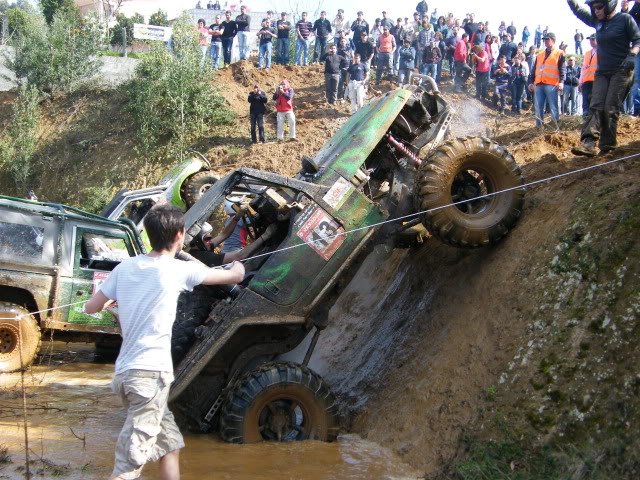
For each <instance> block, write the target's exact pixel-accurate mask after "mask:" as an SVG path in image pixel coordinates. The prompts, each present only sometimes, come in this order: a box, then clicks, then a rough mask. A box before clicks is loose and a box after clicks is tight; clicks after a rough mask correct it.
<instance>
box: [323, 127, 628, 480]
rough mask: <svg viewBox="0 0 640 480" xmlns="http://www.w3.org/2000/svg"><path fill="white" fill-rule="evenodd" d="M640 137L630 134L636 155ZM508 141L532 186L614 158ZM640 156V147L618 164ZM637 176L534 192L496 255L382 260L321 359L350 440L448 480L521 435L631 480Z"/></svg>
mask: <svg viewBox="0 0 640 480" xmlns="http://www.w3.org/2000/svg"><path fill="white" fill-rule="evenodd" d="M637 127H638V122H637V121H633V120H627V121H625V122H624V124H623V126H622V128H621V132H622V136H623V137H624V139H625V140H626V141H629V140H631V139H634V138H636V136H635V134H634V131H636V130H637ZM523 137H529V138H528V140H524V141H523V140H522V138H523ZM499 140H501V141H503V142H505V143H511V145H510V147H511V149H512V151H513V152H514V153H515V155H516V158H517V160H518V162H519V163H520V164H522V165H523V169H524V173H525V177H526V179H527V180H528V181H531V180H536V179H541V178H546V177H548V176H550V175H554V174H559V173H563V172H567V171H569V170H573V169H576V168H579V167H585V166H587V165H591V164H594V163H598V162H602V161H605V160H609V159H612V158H614V156H613V155H609V156H607V157H604V158H602V159H596V160H584V159H582V160H580V159H576V158H574V157H573V156H572V155H571V154H570V153H568V148H567V147H568V146H569V145H571V144H572V142H575V141H576V140H577V134H576V133H575V132H574V131H567V132H559V133H552V134H547V135H543V136H535V137H534V136H532V135H531V133H530V132H529V133H528V131H526V130H523V131H515V132H512V133H509V134H506V135H505V136H503V137H502V138H499ZM514 142H517V143H514ZM639 151H640V142H637V141H636V142H633V143H631V144H628V145H627V146H625V147H624V148H622V149H620V150H619V151H618V152H616V154H615V157H619V156H623V155H625V154H631V153H637V152H639ZM639 178H640V164H639V163H638V160H637V159H632V160H628V161H626V162H625V163H623V164H618V165H616V166H610V167H605V168H603V169H601V170H595V171H591V172H587V173H582V174H579V175H576V176H571V177H566V178H564V179H561V180H556V181H553V182H551V183H545V184H541V185H538V186H536V187H533V188H532V189H530V190H529V192H528V193H527V197H526V198H527V200H526V206H525V212H524V216H523V218H522V220H521V222H520V224H519V225H518V227H517V228H516V229H515V230H514V231H513V232H512V233H511V234H510V235H509V236H508V237H507V238H506V239H505V241H503V242H502V243H501V244H500V245H498V246H497V247H495V248H492V249H485V250H477V251H466V250H456V249H453V248H450V247H447V246H444V245H442V244H440V243H439V242H438V241H437V240H434V239H429V240H428V241H427V242H426V243H425V245H424V246H422V247H421V248H415V249H412V250H409V251H398V250H396V251H393V252H388V251H385V250H386V249H385V247H384V246H379V247H377V250H376V252H374V254H373V255H371V256H370V257H369V258H367V260H366V261H365V264H364V266H363V268H362V269H361V271H360V272H359V273H358V275H357V276H356V277H355V279H354V281H353V282H351V284H350V285H349V287H348V289H347V291H346V292H345V293H344V295H343V296H342V297H341V298H340V300H339V301H338V303H337V304H336V305H335V307H334V308H333V310H332V312H331V324H330V325H331V326H330V327H329V329H328V330H327V331H326V332H325V333H324V334H323V336H321V341H320V343H319V344H318V351H317V352H318V353H316V354H315V360H314V361H315V368H317V369H318V370H319V371H320V372H321V373H322V374H323V375H325V376H326V377H327V378H328V379H329V381H330V383H331V384H332V385H333V386H334V388H335V389H336V390H337V391H338V392H339V393H340V394H341V395H342V398H343V399H344V400H345V411H346V412H347V416H348V417H349V418H350V419H351V421H352V423H351V427H352V429H353V431H355V432H358V433H360V434H362V435H363V436H365V437H366V438H368V439H371V440H374V441H376V442H379V443H381V444H383V445H386V446H391V447H392V448H394V450H396V451H397V452H398V453H400V454H401V455H402V456H403V457H404V458H405V459H406V460H408V461H409V462H410V463H411V464H412V465H414V466H417V467H420V468H423V469H424V470H425V471H426V472H427V473H429V474H433V475H435V476H438V475H442V478H449V476H450V475H451V476H455V475H454V474H453V472H454V471H457V472H458V473H459V470H456V468H454V465H456V464H457V463H461V464H464V462H468V461H470V460H469V459H470V458H471V454H472V453H473V452H472V451H471V450H472V448H473V445H471V444H470V443H469V440H470V439H474V440H475V439H478V440H488V439H494V440H495V439H505V438H509V439H513V438H516V439H518V438H521V437H520V436H521V435H523V436H524V437H523V438H527V440H528V441H529V442H531V445H542V444H551V445H554V446H555V447H556V448H558V451H561V450H563V449H570V448H571V449H573V450H571V452H574V453H573V454H571V455H570V454H568V455H567V457H568V459H567V460H566V461H567V462H569V463H571V462H573V463H572V465H573V466H574V467H575V468H578V469H579V468H583V469H584V465H587V464H589V462H591V463H595V464H596V466H597V467H598V468H600V469H601V470H602V471H603V472H605V473H607V472H608V473H610V474H612V475H613V476H616V478H634V475H633V474H634V472H635V473H637V472H636V470H637V468H638V467H637V465H638V463H637V460H638V458H637V452H638V444H637V438H638V435H637V433H638V432H637V428H638V425H637V423H635V422H634V421H633V420H632V419H633V418H634V415H637V413H638V409H639V407H640V405H639V402H638V395H637V394H638V387H639V385H640V382H639V380H638V371H637V359H638V353H639V351H638V347H637V346H636V343H635V338H636V335H637V333H638V328H637V320H638V316H639V315H638V313H639V312H640V297H639V296H638V292H640V276H639V267H638V265H639V263H638V257H639V256H640V251H639V249H638V248H637V247H638V246H637V242H638V238H639V236H638V232H639V231H640V230H639V228H640V224H638V213H639V211H640V210H639V209H640V187H638V179H639ZM465 440H467V442H465ZM474 445H475V444H474ZM465 449H466V450H465ZM509 455H511V457H510V458H501V459H500V461H503V462H506V471H507V472H508V471H509V469H510V462H511V461H514V462H515V464H514V465H515V467H513V465H511V467H512V468H515V469H516V470H517V469H519V468H523V469H524V468H525V467H524V466H522V465H520V466H519V464H518V458H517V456H516V455H515V454H513V452H511V453H509V454H507V457H508V456H509ZM487 456H488V455H487ZM583 457H584V458H583ZM581 459H582V460H581ZM580 462H582V463H580ZM598 462H599V465H598ZM634 462H636V463H634ZM472 463H473V462H472ZM472 467H473V465H472ZM558 468H561V467H558ZM562 468H564V467H562ZM567 468H569V467H567ZM596 470H597V469H596ZM514 475H515V474H514ZM430 478H431V477H430ZM456 478H458V477H456ZM466 478H493V477H483V476H482V475H480V474H478V476H473V475H471V476H469V477H466ZM501 478H502V477H501ZM505 478H507V477H505ZM514 478H515V477H514ZM523 478H540V477H523ZM547 478H548V477H547ZM576 478H595V477H580V476H578V477H576ZM603 478H613V477H612V476H609V477H607V475H605V476H604V477H603Z"/></svg>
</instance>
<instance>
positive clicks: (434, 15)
mask: <svg viewBox="0 0 640 480" xmlns="http://www.w3.org/2000/svg"><path fill="white" fill-rule="evenodd" d="M429 23H430V24H431V26H432V27H435V25H436V23H438V9H437V8H434V9H433V11H432V12H431V15H430V16H429ZM434 30H435V28H434Z"/></svg>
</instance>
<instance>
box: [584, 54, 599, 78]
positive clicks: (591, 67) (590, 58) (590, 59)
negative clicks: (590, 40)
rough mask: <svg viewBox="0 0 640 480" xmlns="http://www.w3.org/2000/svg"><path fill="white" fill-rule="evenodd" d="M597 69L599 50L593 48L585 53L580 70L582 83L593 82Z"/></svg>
mask: <svg viewBox="0 0 640 480" xmlns="http://www.w3.org/2000/svg"><path fill="white" fill-rule="evenodd" d="M596 70H598V52H597V50H596V49H593V50H589V51H588V52H587V53H585V54H584V62H583V63H582V71H581V72H580V85H582V84H583V83H585V82H593V81H594V80H595V79H596Z"/></svg>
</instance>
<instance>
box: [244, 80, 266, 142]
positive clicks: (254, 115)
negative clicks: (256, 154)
mask: <svg viewBox="0 0 640 480" xmlns="http://www.w3.org/2000/svg"><path fill="white" fill-rule="evenodd" d="M248 100H249V117H250V118H251V141H252V142H253V143H258V139H257V138H256V126H257V127H258V133H259V135H260V143H264V142H265V139H264V114H265V112H266V111H267V107H266V105H267V94H266V93H264V92H263V91H262V90H260V87H259V86H258V85H256V86H254V87H253V91H252V92H251V93H249V99H248Z"/></svg>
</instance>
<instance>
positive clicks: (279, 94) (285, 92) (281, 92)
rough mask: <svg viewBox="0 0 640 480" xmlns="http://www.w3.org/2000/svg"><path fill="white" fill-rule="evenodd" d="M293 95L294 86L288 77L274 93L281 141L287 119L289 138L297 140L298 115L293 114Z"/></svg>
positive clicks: (279, 139) (277, 131)
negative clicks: (292, 86) (290, 83)
mask: <svg viewBox="0 0 640 480" xmlns="http://www.w3.org/2000/svg"><path fill="white" fill-rule="evenodd" d="M293 95H294V92H293V88H291V86H290V85H289V81H288V80H286V79H285V80H282V81H281V82H280V85H278V88H277V89H276V92H275V93H274V94H273V100H275V102H276V112H277V114H276V115H277V120H278V124H277V127H276V135H277V137H278V141H279V142H282V141H284V122H285V120H286V121H287V123H288V124H289V140H291V141H296V116H295V115H294V114H293Z"/></svg>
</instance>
